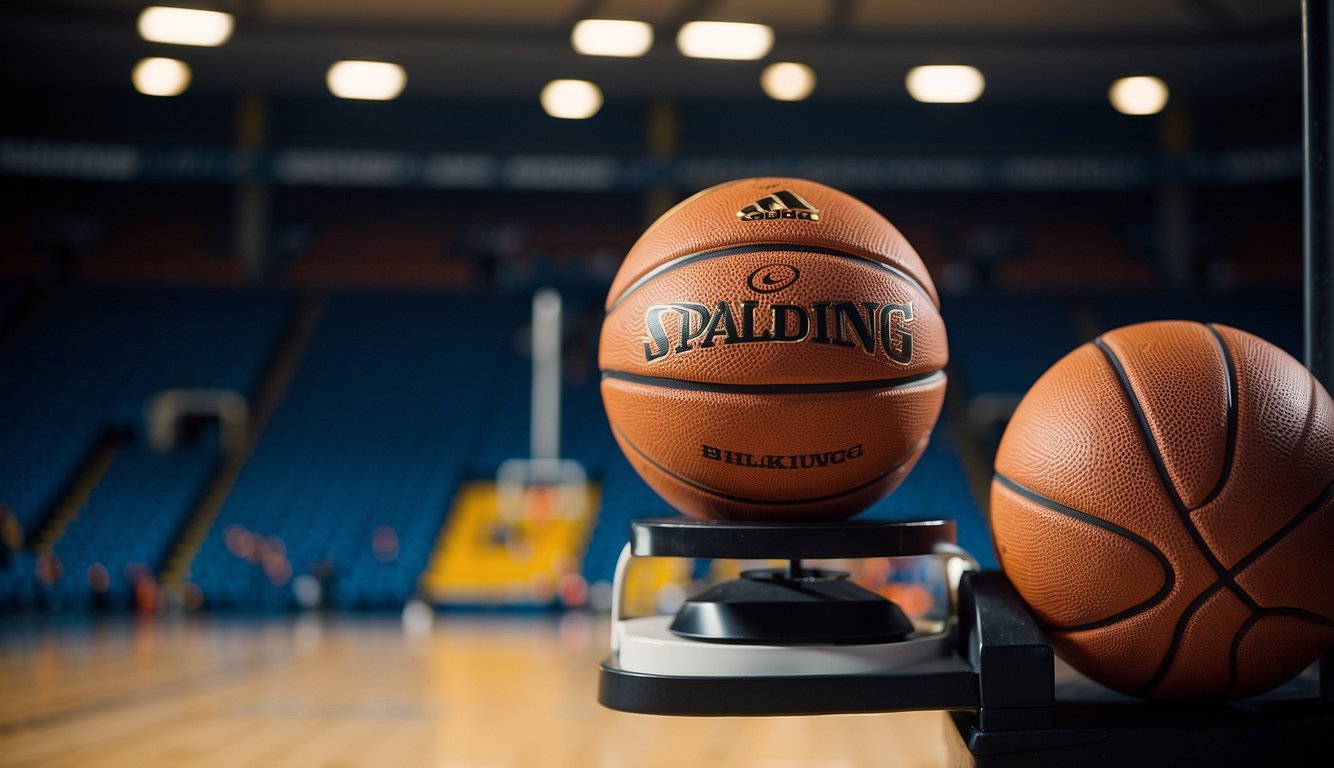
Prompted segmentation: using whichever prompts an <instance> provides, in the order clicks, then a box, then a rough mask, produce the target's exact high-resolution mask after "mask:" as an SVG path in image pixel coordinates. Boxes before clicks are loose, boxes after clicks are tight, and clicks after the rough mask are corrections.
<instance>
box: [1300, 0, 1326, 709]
mask: <svg viewBox="0 0 1334 768" xmlns="http://www.w3.org/2000/svg"><path fill="white" fill-rule="evenodd" d="M1329 5H1330V0H1302V97H1303V98H1302V122H1303V126H1302V150H1303V152H1304V153H1305V168H1304V173H1303V179H1302V182H1303V183H1302V201H1303V211H1302V216H1303V232H1302V250H1303V253H1304V262H1305V266H1304V289H1305V296H1304V304H1305V338H1306V350H1305V355H1306V365H1307V367H1308V368H1310V369H1311V374H1312V375H1314V376H1315V377H1316V379H1317V380H1318V381H1320V382H1321V383H1322V384H1324V385H1325V388H1326V389H1330V390H1334V186H1331V184H1332V182H1334V177H1331V175H1330V171H1329V163H1330V160H1331V159H1332V158H1334V146H1332V145H1331V142H1332V141H1334V132H1331V130H1330V121H1331V119H1334V98H1331V86H1332V84H1334V61H1332V60H1331V59H1330V38H1331V37H1334V16H1331V14H1330V8H1329ZM1320 693H1321V695H1322V696H1323V697H1324V698H1325V700H1326V701H1334V651H1329V652H1326V653H1325V655H1324V657H1323V658H1321V660H1320Z"/></svg>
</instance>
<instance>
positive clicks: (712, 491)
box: [612, 427, 927, 506]
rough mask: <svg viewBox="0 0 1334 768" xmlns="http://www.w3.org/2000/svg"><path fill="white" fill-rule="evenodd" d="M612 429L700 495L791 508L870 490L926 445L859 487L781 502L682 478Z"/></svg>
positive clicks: (924, 443) (656, 467) (669, 474)
mask: <svg viewBox="0 0 1334 768" xmlns="http://www.w3.org/2000/svg"><path fill="white" fill-rule="evenodd" d="M612 429H614V430H615V431H616V434H618V435H620V436H621V439H622V440H624V441H625V444H626V445H628V446H630V448H631V449H632V450H634V452H635V453H637V454H639V456H640V458H642V459H643V460H644V461H647V462H648V463H649V464H652V465H653V467H654V468H655V469H657V470H658V471H659V472H661V473H663V474H664V475H667V476H668V477H670V478H672V479H673V480H676V481H678V482H681V483H684V484H685V485H688V486H690V487H691V488H694V489H695V490H697V491H700V492H702V493H707V494H709V495H711V496H717V497H718V498H720V499H727V500H728V501H736V502H740V503H742V504H770V505H774V506H792V505H796V504H814V503H816V502H819V501H833V500H834V499H838V498H842V497H844V496H851V495H852V494H854V493H857V492H858V491H864V490H866V489H867V488H870V487H871V486H873V485H875V484H876V483H878V482H880V481H881V480H884V479H885V478H886V477H889V476H890V475H892V474H894V473H895V472H897V471H899V470H900V469H902V468H903V466H904V465H905V464H907V463H908V462H909V461H911V460H912V459H913V458H914V457H916V456H917V455H918V454H920V453H922V452H923V451H925V450H926V443H927V440H926V438H923V439H922V440H921V441H920V442H918V443H917V445H915V446H913V450H911V451H910V452H909V453H908V455H907V456H906V457H904V458H903V460H901V461H899V462H898V463H896V464H894V466H892V467H890V468H889V469H886V470H885V471H884V472H881V473H880V474H878V475H876V476H875V477H873V478H871V479H870V480H867V481H866V482H864V483H862V484H861V485H856V486H853V487H852V488H847V489H845V490H842V491H839V492H838V493H831V494H829V495H827V496H816V497H815V498H811V499H784V500H781V501H775V500H771V499H749V498H746V497H745V496H733V495H732V494H730V493H724V492H722V491H719V490H716V489H713V488H710V487H708V486H707V485H701V484H700V483H697V482H695V481H694V480H691V479H689V478H686V477H682V476H681V475H678V474H677V473H675V472H673V471H672V470H670V469H668V468H666V467H664V466H663V465H661V464H659V463H658V462H656V461H654V460H653V459H652V458H650V457H649V456H648V454H646V453H644V452H643V451H641V450H639V446H637V445H635V444H634V442H633V441H632V440H630V438H629V437H628V436H626V434H625V432H624V431H622V430H621V429H620V428H619V427H612Z"/></svg>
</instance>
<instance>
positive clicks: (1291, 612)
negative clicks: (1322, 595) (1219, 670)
mask: <svg viewBox="0 0 1334 768" xmlns="http://www.w3.org/2000/svg"><path fill="white" fill-rule="evenodd" d="M1270 616H1288V617H1290V618H1294V619H1302V620H1305V621H1309V622H1311V623H1313V624H1319V625H1321V626H1323V627H1327V628H1329V629H1334V621H1330V620H1329V618H1328V617H1326V616H1322V615H1320V614H1318V613H1315V612H1313V611H1307V610H1304V609H1301V608H1290V607H1281V608H1261V609H1260V610H1259V611H1256V612H1255V613H1252V614H1251V615H1250V617H1249V618H1247V619H1246V621H1245V622H1243V623H1242V625H1241V627H1240V628H1238V629H1237V633H1236V634H1235V635H1233V636H1232V648H1231V650H1230V651H1229V653H1228V676H1227V688H1225V689H1223V695H1222V697H1221V698H1224V699H1226V698H1228V697H1230V696H1231V695H1232V691H1233V690H1234V689H1236V687H1237V677H1238V675H1237V656H1238V654H1239V653H1240V652H1241V643H1242V641H1243V640H1245V639H1246V635H1247V633H1249V632H1250V631H1251V627H1254V626H1255V625H1256V624H1257V623H1258V622H1259V621H1260V619H1264V618H1268V617H1270Z"/></svg>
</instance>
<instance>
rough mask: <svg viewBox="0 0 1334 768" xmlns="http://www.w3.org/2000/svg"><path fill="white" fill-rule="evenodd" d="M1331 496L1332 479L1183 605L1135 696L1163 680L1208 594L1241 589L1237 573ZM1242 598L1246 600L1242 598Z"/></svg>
mask: <svg viewBox="0 0 1334 768" xmlns="http://www.w3.org/2000/svg"><path fill="white" fill-rule="evenodd" d="M1331 499H1334V481H1331V482H1330V483H1329V484H1328V485H1326V486H1325V488H1324V490H1322V491H1320V493H1317V494H1316V496H1315V498H1314V499H1312V500H1311V501H1310V502H1309V503H1308V504H1307V505H1306V506H1304V507H1302V509H1301V511H1299V512H1298V513H1297V514H1295V515H1293V516H1292V518H1291V519H1290V520H1288V522H1286V523H1284V524H1283V526H1282V527H1281V528H1279V529H1278V530H1277V531H1274V533H1272V534H1271V535H1270V536H1269V538H1267V539H1265V540H1264V541H1262V542H1260V544H1259V545H1258V546H1256V547H1255V549H1252V550H1251V551H1250V552H1248V553H1247V554H1246V556H1245V557H1243V558H1241V559H1240V560H1238V561H1237V562H1236V564H1235V565H1233V566H1232V567H1231V568H1229V569H1228V570H1227V571H1226V572H1224V573H1220V574H1219V575H1218V578H1217V579H1216V580H1215V581H1214V583H1212V584H1210V585H1209V586H1208V587H1206V588H1205V590H1204V591H1203V592H1201V593H1200V594H1199V595H1197V596H1196V597H1195V599H1194V600H1192V601H1191V602H1190V605H1188V606H1186V609H1185V610H1184V611H1182V612H1181V616H1179V617H1178V618H1177V625H1176V627H1175V628H1174V629H1173V631H1172V644H1171V645H1169V646H1168V648H1167V653H1166V654H1165V655H1164V656H1163V660H1162V662H1161V664H1159V666H1158V669H1157V670H1156V671H1155V672H1154V674H1153V676H1152V677H1150V678H1149V680H1148V682H1146V683H1145V684H1144V685H1143V687H1141V688H1140V689H1139V690H1138V691H1136V695H1137V696H1147V695H1148V694H1149V692H1150V691H1152V690H1153V689H1154V688H1156V687H1157V686H1158V684H1159V683H1161V682H1162V681H1163V678H1164V677H1166V676H1167V672H1168V670H1169V669H1171V667H1172V664H1173V662H1174V661H1176V654H1177V651H1178V650H1179V649H1180V648H1181V641H1182V639H1183V638H1184V637H1185V634H1186V626H1187V625H1189V624H1190V621H1191V619H1193V618H1195V612H1196V611H1198V610H1199V609H1200V606H1202V605H1204V604H1205V602H1207V601H1208V600H1209V598H1211V597H1213V596H1214V595H1216V594H1218V591H1219V590H1221V589H1223V587H1230V588H1231V589H1232V590H1233V594H1236V593H1237V590H1239V589H1241V587H1240V585H1238V584H1237V583H1236V581H1235V578H1236V575H1237V574H1239V573H1241V572H1242V571H1244V570H1246V569H1247V568H1249V567H1250V566H1251V565H1252V564H1253V563H1254V562H1255V561H1256V560H1258V559H1260V557H1262V556H1263V555H1264V554H1265V553H1266V552H1268V551H1269V550H1270V549H1272V548H1273V547H1274V545H1275V544H1277V543H1279V542H1280V541H1282V540H1283V539H1284V538H1286V537H1287V536H1288V535H1289V534H1290V533H1292V531H1293V530H1295V529H1296V528H1297V526H1299V525H1301V524H1302V523H1303V522H1305V521H1306V519H1307V518H1309V517H1311V516H1312V515H1314V514H1315V513H1316V512H1318V511H1320V510H1321V509H1323V508H1324V506H1325V505H1326V504H1328V503H1329V502H1330V500H1331ZM1247 597H1249V595H1247ZM1238 599H1240V595H1238ZM1242 602H1245V601H1244V600H1243V601H1242ZM1249 607H1250V609H1251V613H1252V614H1260V613H1263V612H1265V611H1269V610H1275V609H1272V608H1261V607H1260V606H1259V605H1258V604H1256V603H1255V602H1254V601H1252V602H1251V603H1250V604H1249ZM1287 610H1300V609H1287ZM1308 613H1309V612H1308ZM1312 615H1314V616H1319V614H1312Z"/></svg>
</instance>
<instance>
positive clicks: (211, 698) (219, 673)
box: [0, 614, 948, 768]
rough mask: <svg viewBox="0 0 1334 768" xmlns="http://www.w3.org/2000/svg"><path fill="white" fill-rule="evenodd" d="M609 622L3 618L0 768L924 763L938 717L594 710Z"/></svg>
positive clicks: (781, 767) (939, 734)
mask: <svg viewBox="0 0 1334 768" xmlns="http://www.w3.org/2000/svg"><path fill="white" fill-rule="evenodd" d="M606 634H607V626H606V621H605V620H598V619H590V618H588V617H586V616H583V615H578V614H574V615H569V616H565V617H563V618H559V619H558V618H544V617H537V618H502V617H492V616H472V615H468V616H459V615H452V614H451V615H443V616H438V617H437V618H436V622H435V625H434V627H433V628H432V629H430V630H429V631H427V632H426V633H409V632H405V630H404V625H403V624H402V623H401V622H400V621H399V620H398V619H397V618H396V617H395V618H389V617H320V616H313V615H312V616H304V617H298V618H278V619H273V618H267V619H236V618H229V617H208V616H205V617H190V618H180V619H146V620H137V619H133V618H126V617H119V618H105V619H73V618H55V619H27V620H23V619H6V620H3V621H0V766H3V767H5V768H9V767H10V766H95V767H96V768H114V767H115V766H133V767H134V768H149V767H151V766H227V767H228V768H241V767H242V766H293V767H295V768H302V767H304V766H327V767H329V768H334V767H337V768H351V767H352V766H379V765H383V766H394V767H395V768H402V767H405V766H433V767H441V768H502V767H504V766H570V767H572V768H575V767H577V768H620V767H621V766H682V765H706V766H728V768H746V767H747V766H759V767H763V768H853V767H854V766H876V767H877V768H881V767H883V766H888V765H894V766H925V765H940V764H943V763H944V762H945V760H946V754H945V746H944V745H945V743H946V742H945V739H944V735H945V728H946V727H947V726H948V723H947V720H946V717H945V715H944V714H943V713H940V712H922V713H905V714H897V715H860V716H838V717H803V718H759V719H740V718H719V719H693V718H691V719H687V718H664V717H647V716H639V715H628V714H623V713H618V712H611V711H609V710H606V709H603V708H602V707H600V706H598V704H597V702H596V701H595V692H596V684H597V676H596V668H597V663H598V662H599V661H600V660H601V659H602V657H603V656H604V655H605V654H606V648H607V640H606Z"/></svg>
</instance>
